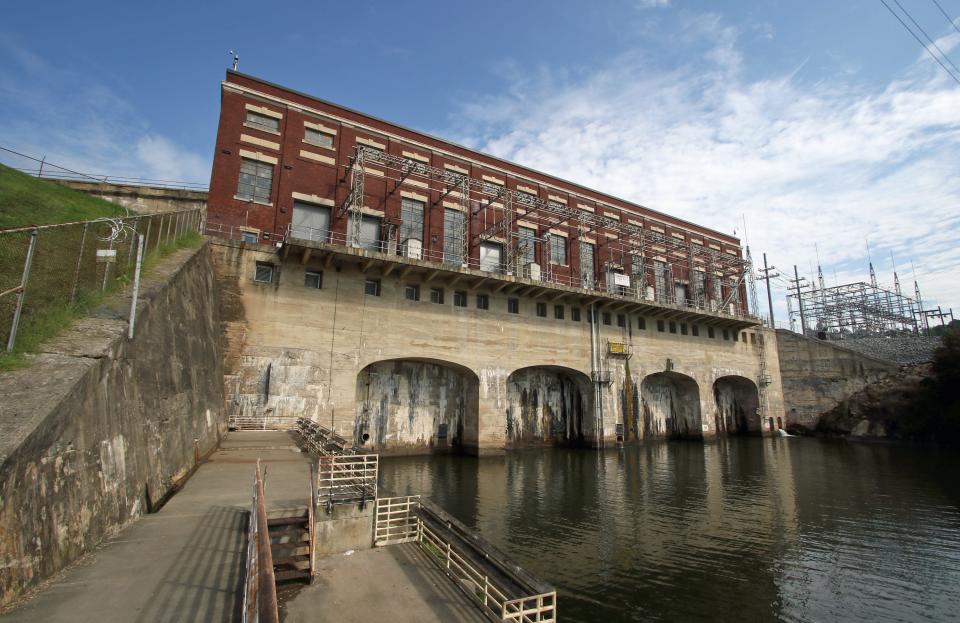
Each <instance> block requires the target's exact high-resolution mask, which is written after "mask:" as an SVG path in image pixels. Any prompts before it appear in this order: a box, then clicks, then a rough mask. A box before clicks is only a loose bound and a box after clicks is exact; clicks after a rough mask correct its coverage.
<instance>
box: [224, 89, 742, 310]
mask: <svg viewBox="0 0 960 623" xmlns="http://www.w3.org/2000/svg"><path fill="white" fill-rule="evenodd" d="M221 87H222V92H221V95H222V100H221V113H220V125H219V129H218V132H217V143H216V153H215V156H214V163H213V171H212V175H211V180H210V194H209V204H208V221H209V225H208V230H210V228H211V226H212V227H213V228H217V229H219V230H221V231H223V232H224V233H225V234H226V235H231V236H234V237H242V238H244V239H247V240H250V241H259V242H267V243H269V242H273V241H278V240H282V239H284V238H285V237H288V238H289V237H291V236H292V237H298V238H308V239H310V240H320V241H322V242H327V243H332V244H343V245H346V246H355V247H361V248H366V249H368V250H372V251H378V252H381V253H385V254H395V255H404V256H405V257H413V258H416V259H422V260H427V261H436V262H439V263H444V264H454V265H458V266H463V267H469V268H478V269H480V270H488V271H490V272H493V273H505V274H511V275H517V276H521V277H525V278H529V279H534V280H540V281H544V282H552V283H556V284H559V285H564V286H573V287H577V288H584V289H588V290H590V289H595V290H600V291H602V292H606V293H615V294H620V295H624V296H631V297H635V298H638V299H646V300H649V301H656V302H658V303H669V304H674V305H682V306H687V307H695V308H702V309H710V310H716V311H722V312H726V313H732V314H734V315H742V314H745V313H746V312H747V308H746V296H745V293H746V288H745V286H744V274H745V264H744V262H743V260H742V255H741V248H740V242H739V240H737V239H736V238H734V237H731V236H728V235H726V234H722V233H720V232H717V231H713V230H710V229H707V228H704V227H700V226H698V225H695V224H693V223H690V222H687V221H684V220H682V219H678V218H674V217H671V216H669V215H666V214H663V213H660V212H656V211H654V210H650V209H648V208H645V207H643V206H640V205H637V204H634V203H630V202H627V201H624V200H621V199H618V198H616V197H612V196H609V195H606V194H603V193H601V192H598V191H596V190H592V189H590V188H586V187H583V186H580V185H578V184H575V183H572V182H569V181H566V180H562V179H559V178H556V177H553V176H551V175H548V174H545V173H541V172H539V171H535V170H532V169H529V168H526V167H523V166H520V165H517V164H514V163H512V162H508V161H505V160H501V159H499V158H495V157H493V156H490V155H487V154H483V153H480V152H477V151H474V150H471V149H467V148H465V147H462V146H459V145H456V144H453V143H450V142H447V141H444V140H441V139H438V138H435V137H432V136H429V135H426V134H423V133H420V132H415V131H413V130H409V129H407V128H404V127H401V126H398V125H395V124H392V123H389V122H386V121H382V120H380V119H376V118H374V117H371V116H368V115H364V114H361V113H358V112H356V111H353V110H350V109H348V108H344V107H342V106H338V105H335V104H332V103H330V102H326V101H324V100H321V99H318V98H315V97H311V96H308V95H305V94H302V93H299V92H297V91H293V90H291V89H287V88H283V87H280V86H277V85H275V84H272V83H269V82H266V81H264V80H261V79H258V78H255V77H252V76H248V75H245V74H241V73H238V72H235V71H228V72H227V77H226V80H225V81H224V82H223V83H222V85H221ZM614 275H616V276H614Z"/></svg>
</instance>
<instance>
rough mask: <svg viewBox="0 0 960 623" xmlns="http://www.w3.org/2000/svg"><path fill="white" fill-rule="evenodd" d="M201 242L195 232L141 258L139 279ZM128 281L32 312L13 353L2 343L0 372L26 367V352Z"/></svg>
mask: <svg viewBox="0 0 960 623" xmlns="http://www.w3.org/2000/svg"><path fill="white" fill-rule="evenodd" d="M202 243H203V236H201V235H200V234H199V233H197V232H193V231H192V232H188V233H186V234H184V235H182V236H180V238H178V239H176V240H174V241H172V242H170V243H169V244H162V245H160V246H159V247H158V248H156V249H155V250H151V251H150V253H148V254H147V256H146V257H145V258H144V259H143V270H142V273H141V278H143V277H144V276H146V275H147V274H149V273H150V271H151V270H152V269H153V268H154V267H156V265H157V263H158V262H159V261H160V260H161V259H162V258H164V257H166V256H167V255H170V254H171V253H173V252H174V251H176V250H178V249H184V248H196V247H199V246H200V245H201V244H202ZM130 280H131V278H130V277H129V276H127V275H122V276H120V277H118V278H116V279H111V280H110V281H109V282H108V284H109V285H108V286H107V290H106V291H98V290H89V289H87V290H83V289H81V290H79V291H78V294H77V300H76V301H75V302H73V303H68V302H61V303H55V304H50V305H46V306H44V307H42V308H39V309H35V310H34V311H33V313H31V314H29V315H25V316H23V317H22V318H21V322H20V326H19V327H18V329H17V341H16V345H15V348H14V350H13V352H10V353H8V352H6V350H5V349H6V342H5V341H4V343H3V344H0V371H3V370H14V369H17V368H22V367H24V366H25V365H26V364H27V358H26V357H25V355H26V354H27V353H36V352H39V351H40V350H41V348H42V347H43V344H44V343H45V342H47V341H48V340H50V339H52V338H54V337H56V336H57V335H59V334H60V333H62V332H64V331H66V330H67V329H68V328H70V326H71V325H72V324H73V323H74V322H75V321H77V320H79V319H80V318H83V317H85V316H87V315H89V314H90V312H91V311H92V310H94V309H96V308H97V307H99V306H101V305H103V304H104V303H105V302H106V301H107V299H108V298H109V296H110V295H111V294H112V293H114V292H117V291H119V290H122V289H123V288H125V287H126V286H128V285H129V284H130Z"/></svg>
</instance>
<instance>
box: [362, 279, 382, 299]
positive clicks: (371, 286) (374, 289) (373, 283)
mask: <svg viewBox="0 0 960 623" xmlns="http://www.w3.org/2000/svg"><path fill="white" fill-rule="evenodd" d="M363 293H364V294H369V295H370V296H380V280H379V279H367V280H366V281H365V282H364V283H363Z"/></svg>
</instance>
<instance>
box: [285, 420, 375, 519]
mask: <svg viewBox="0 0 960 623" xmlns="http://www.w3.org/2000/svg"><path fill="white" fill-rule="evenodd" d="M296 431H297V433H298V434H299V436H300V439H301V441H302V443H303V444H304V446H306V447H307V449H308V450H310V451H311V452H314V453H315V454H317V455H319V459H318V461H317V473H316V497H315V504H319V503H324V504H326V507H327V512H328V513H329V512H331V511H332V510H333V506H334V505H336V504H348V503H353V502H359V503H360V504H361V505H363V504H366V502H368V501H370V500H373V499H376V497H377V475H378V472H379V456H378V455H376V454H370V453H365V452H363V450H361V449H360V448H357V447H355V446H353V445H352V444H350V442H349V441H347V440H346V439H345V438H343V437H341V436H340V435H338V434H336V433H334V432H333V431H332V430H330V429H328V428H326V427H325V426H322V425H320V424H317V423H316V422H314V421H312V420H308V419H306V418H297V426H296Z"/></svg>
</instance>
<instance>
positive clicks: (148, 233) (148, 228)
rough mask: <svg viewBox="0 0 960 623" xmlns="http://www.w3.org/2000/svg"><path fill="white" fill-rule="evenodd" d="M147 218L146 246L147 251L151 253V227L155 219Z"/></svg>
mask: <svg viewBox="0 0 960 623" xmlns="http://www.w3.org/2000/svg"><path fill="white" fill-rule="evenodd" d="M146 218H147V235H146V238H147V241H146V244H145V251H146V252H147V253H149V252H150V226H151V225H153V217H151V216H148V217H146Z"/></svg>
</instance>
